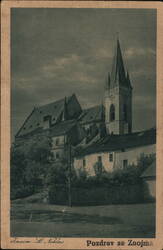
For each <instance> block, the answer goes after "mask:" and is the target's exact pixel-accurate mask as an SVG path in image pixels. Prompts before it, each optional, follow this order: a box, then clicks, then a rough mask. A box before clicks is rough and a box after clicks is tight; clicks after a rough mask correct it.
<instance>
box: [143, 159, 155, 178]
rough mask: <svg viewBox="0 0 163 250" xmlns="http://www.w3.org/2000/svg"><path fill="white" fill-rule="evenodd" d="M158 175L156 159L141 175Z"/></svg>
mask: <svg viewBox="0 0 163 250" xmlns="http://www.w3.org/2000/svg"><path fill="white" fill-rule="evenodd" d="M155 176H156V161H153V162H152V164H151V165H150V166H149V167H148V168H147V169H146V170H145V171H144V172H143V173H142V175H141V177H142V178H146V177H155Z"/></svg>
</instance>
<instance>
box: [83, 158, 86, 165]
mask: <svg viewBox="0 0 163 250" xmlns="http://www.w3.org/2000/svg"><path fill="white" fill-rule="evenodd" d="M85 166H86V160H85V159H83V167H85Z"/></svg>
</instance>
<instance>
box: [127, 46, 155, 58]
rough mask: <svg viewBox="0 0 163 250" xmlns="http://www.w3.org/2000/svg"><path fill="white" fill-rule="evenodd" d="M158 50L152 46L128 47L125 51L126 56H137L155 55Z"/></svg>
mask: <svg viewBox="0 0 163 250" xmlns="http://www.w3.org/2000/svg"><path fill="white" fill-rule="evenodd" d="M155 54H156V52H155V50H154V49H152V48H134V47H131V48H128V49H127V50H126V51H125V56H126V58H133V57H135V56H140V57H141V56H146V55H155Z"/></svg>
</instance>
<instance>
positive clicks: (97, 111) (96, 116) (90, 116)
mask: <svg viewBox="0 0 163 250" xmlns="http://www.w3.org/2000/svg"><path fill="white" fill-rule="evenodd" d="M103 114H104V107H103V105H98V106H95V107H92V108H88V109H84V110H83V111H82V113H81V115H80V116H79V119H78V120H79V121H80V122H81V123H83V124H86V123H90V122H91V121H92V122H93V121H101V120H102V119H103Z"/></svg>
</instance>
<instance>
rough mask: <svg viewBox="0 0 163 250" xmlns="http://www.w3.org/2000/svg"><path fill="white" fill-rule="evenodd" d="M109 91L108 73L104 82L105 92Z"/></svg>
mask: <svg viewBox="0 0 163 250" xmlns="http://www.w3.org/2000/svg"><path fill="white" fill-rule="evenodd" d="M109 89H110V73H108V75H107V78H106V82H105V90H109Z"/></svg>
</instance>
